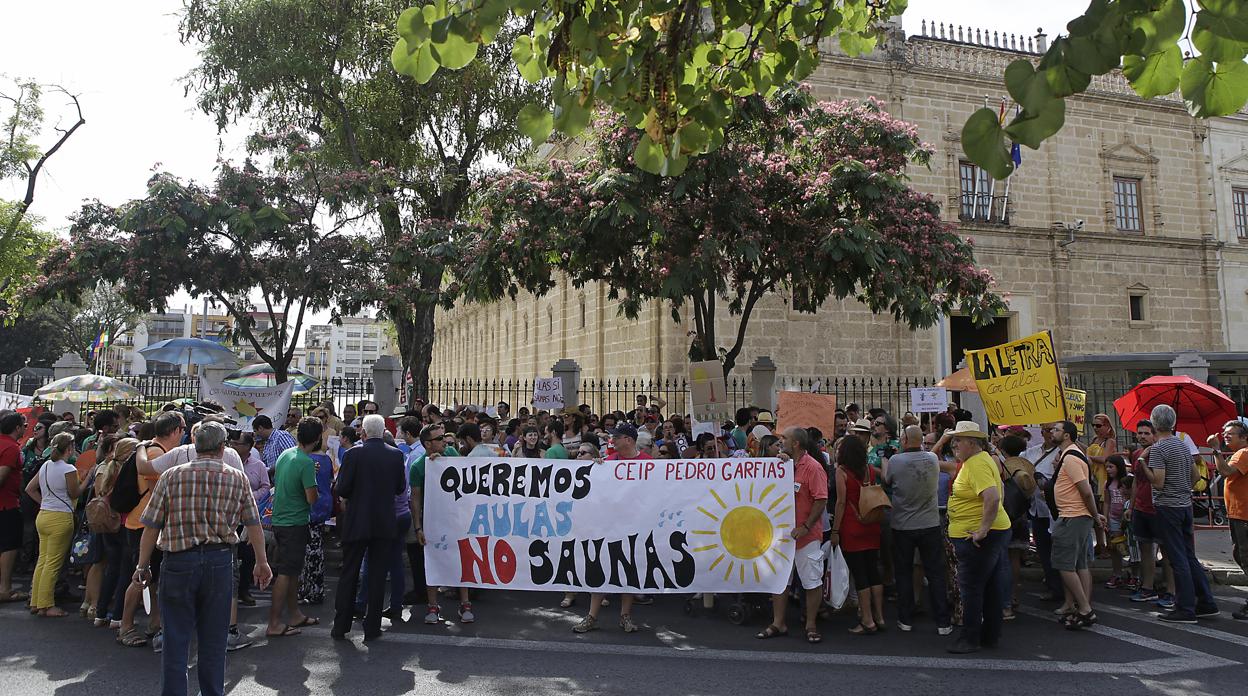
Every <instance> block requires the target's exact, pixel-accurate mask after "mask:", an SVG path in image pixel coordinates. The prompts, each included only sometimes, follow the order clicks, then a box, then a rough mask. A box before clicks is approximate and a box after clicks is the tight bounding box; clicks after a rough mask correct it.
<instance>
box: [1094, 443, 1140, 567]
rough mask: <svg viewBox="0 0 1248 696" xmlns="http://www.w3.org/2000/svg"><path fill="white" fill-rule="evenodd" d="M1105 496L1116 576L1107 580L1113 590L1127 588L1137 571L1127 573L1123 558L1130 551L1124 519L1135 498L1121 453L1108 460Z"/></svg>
mask: <svg viewBox="0 0 1248 696" xmlns="http://www.w3.org/2000/svg"><path fill="white" fill-rule="evenodd" d="M1105 478H1106V483H1105V496H1104V499H1103V500H1102V501H1101V507H1102V510H1103V514H1104V515H1105V519H1107V520H1109V535H1108V539H1109V561H1110V565H1111V567H1112V569H1113V575H1111V576H1110V578H1109V581H1108V582H1106V583H1105V587H1108V588H1110V589H1118V588H1127V587H1130V586H1131V585H1132V584H1133V580H1132V577H1133V570H1134V568H1132V569H1131V570H1128V572H1127V573H1126V574H1125V575H1124V574H1123V567H1122V557H1123V556H1124V555H1126V554H1125V553H1124V552H1127V551H1128V549H1127V532H1126V530H1127V527H1128V526H1129V525H1127V524H1124V518H1125V516H1126V512H1127V505H1128V501H1130V500H1131V474H1130V473H1128V469H1127V462H1126V460H1125V459H1123V458H1122V455H1121V454H1111V455H1109V457H1107V458H1106V460H1105Z"/></svg>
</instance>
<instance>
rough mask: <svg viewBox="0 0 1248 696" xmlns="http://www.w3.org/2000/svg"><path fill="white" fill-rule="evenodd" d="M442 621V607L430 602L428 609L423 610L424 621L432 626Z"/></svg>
mask: <svg viewBox="0 0 1248 696" xmlns="http://www.w3.org/2000/svg"><path fill="white" fill-rule="evenodd" d="M441 621H442V607H439V606H438V605H436V604H430V605H429V609H428V610H427V611H426V612H425V623H426V624H429V625H430V626H432V625H433V624H436V623H441Z"/></svg>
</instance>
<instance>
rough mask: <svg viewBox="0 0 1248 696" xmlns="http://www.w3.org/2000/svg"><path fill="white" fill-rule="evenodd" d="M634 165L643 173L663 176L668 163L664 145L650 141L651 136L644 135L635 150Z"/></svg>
mask: <svg viewBox="0 0 1248 696" xmlns="http://www.w3.org/2000/svg"><path fill="white" fill-rule="evenodd" d="M633 163H634V164H636V165H637V168H638V169H641V170H642V171H646V172H650V173H651V174H662V173H663V168H664V165H665V164H666V163H667V154H666V153H664V152H663V146H662V145H660V144H658V143H656V142H654V141H653V140H651V139H650V135H649V134H643V135H642V136H641V139H640V140H638V141H637V147H636V148H634V149H633Z"/></svg>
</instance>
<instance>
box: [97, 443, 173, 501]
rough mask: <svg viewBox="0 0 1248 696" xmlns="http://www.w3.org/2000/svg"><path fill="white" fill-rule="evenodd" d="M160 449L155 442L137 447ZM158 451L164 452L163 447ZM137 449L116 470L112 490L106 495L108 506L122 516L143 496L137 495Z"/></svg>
mask: <svg viewBox="0 0 1248 696" xmlns="http://www.w3.org/2000/svg"><path fill="white" fill-rule="evenodd" d="M149 446H151V447H160V445H158V444H156V443H155V442H153V443H150V445H149V444H140V445H139V447H149ZM160 450H161V451H162V452H163V451H165V448H164V447H160ZM138 454H139V448H138V447H135V448H134V451H133V452H131V453H130V456H129V457H127V458H126V461H124V462H122V464H121V468H120V469H118V470H117V478H116V479H114V480H113V490H112V491H111V492H110V493H109V494H108V505H109V507H111V508H112V509H113V510H115V511H116V512H118V513H120V514H122V515H124V514H126V513H128V512H130V511H131V510H133V509H134V508H135V507H137V506H138V504H139V501H140V500H142V499H143V494H141V493H139V465H138V459H137V458H138Z"/></svg>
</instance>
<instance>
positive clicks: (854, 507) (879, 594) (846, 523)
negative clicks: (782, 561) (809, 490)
mask: <svg viewBox="0 0 1248 696" xmlns="http://www.w3.org/2000/svg"><path fill="white" fill-rule="evenodd" d="M837 462H838V466H837V468H836V512H835V513H834V514H833V517H832V538H831V540H832V543H833V544H834V545H836V544H839V545H840V547H841V551H842V552H843V553H844V554H845V564H846V565H848V566H849V572H850V574H851V575H852V576H853V578H854V590H855V591H856V592H857V593H858V612H859V614H858V615H859V622H858V625H857V626H855V627H853V628H851V629H850V630H849V632H850V633H853V634H855V635H863V634H868V633H875V632H876V631H878V630H880V629H881V628H884V582H883V580H882V578H881V576H880V524H879V523H878V522H876V523H874V524H863V523H862V522H860V521H859V520H858V496H859V494H860V493H861V491H862V486H863V485H864V484H867V485H869V484H873V483H875V472H874V470H873V469H872V468H871V467H870V466H868V465H867V448H866V445H864V444H863V443H862V440H859V439H858V438H856V437H854V436H852V435H851V436H849V437H846V438H844V439H843V442H842V444H841V449H840V452H839V453H838V455H837Z"/></svg>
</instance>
